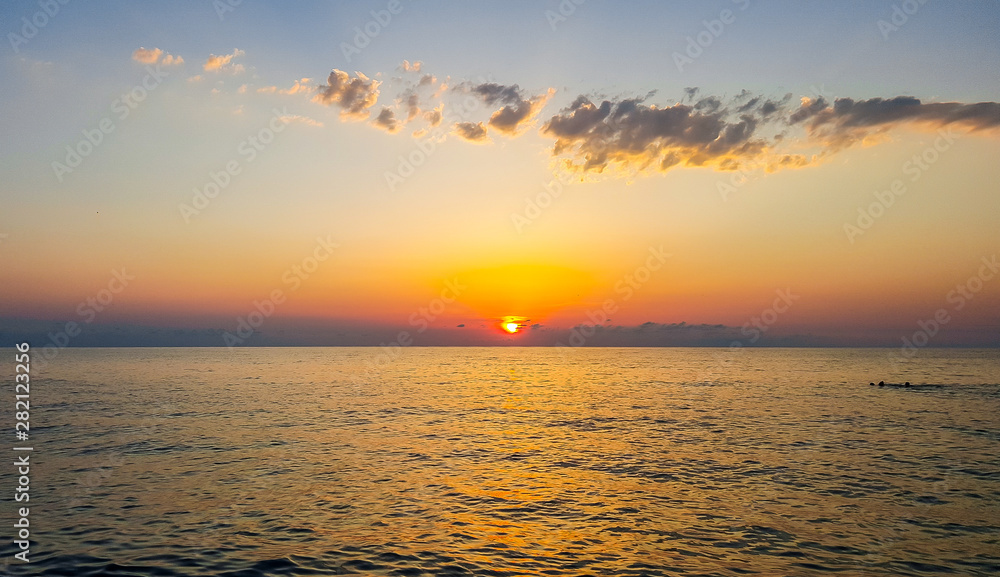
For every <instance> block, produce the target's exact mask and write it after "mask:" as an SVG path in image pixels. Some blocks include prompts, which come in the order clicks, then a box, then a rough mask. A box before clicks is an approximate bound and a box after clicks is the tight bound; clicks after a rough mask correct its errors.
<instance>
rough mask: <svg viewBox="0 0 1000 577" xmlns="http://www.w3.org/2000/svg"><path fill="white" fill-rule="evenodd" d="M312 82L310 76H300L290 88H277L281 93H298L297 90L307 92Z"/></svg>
mask: <svg viewBox="0 0 1000 577" xmlns="http://www.w3.org/2000/svg"><path fill="white" fill-rule="evenodd" d="M311 82H312V78H302V79H301V80H296V81H295V84H293V85H292V87H291V88H286V89H284V90H279V91H278V92H280V93H281V94H298V93H299V92H308V91H310V90H312V87H311V86H309V84H310V83H311Z"/></svg>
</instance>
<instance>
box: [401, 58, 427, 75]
mask: <svg viewBox="0 0 1000 577" xmlns="http://www.w3.org/2000/svg"><path fill="white" fill-rule="evenodd" d="M423 65H424V63H423V62H420V61H416V62H414V63H413V64H410V61H409V60H404V61H403V63H402V64H400V65H399V70H402V71H403V72H420V67H421V66H423Z"/></svg>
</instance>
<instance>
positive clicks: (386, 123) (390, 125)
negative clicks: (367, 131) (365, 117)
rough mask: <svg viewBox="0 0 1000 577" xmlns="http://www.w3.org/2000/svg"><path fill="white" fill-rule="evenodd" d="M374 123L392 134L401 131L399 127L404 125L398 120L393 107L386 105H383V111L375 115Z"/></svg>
mask: <svg viewBox="0 0 1000 577" xmlns="http://www.w3.org/2000/svg"><path fill="white" fill-rule="evenodd" d="M372 123H373V124H374V125H375V126H377V127H379V128H381V129H383V130H385V131H386V132H389V133H390V134H392V133H395V132H399V129H400V128H402V127H403V125H402V124H400V122H399V121H398V120H396V113H394V112H393V111H392V109H391V108H388V107H385V106H383V107H382V111H381V112H379V113H378V116H376V117H375V120H374V121H373V122H372Z"/></svg>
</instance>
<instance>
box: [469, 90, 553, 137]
mask: <svg viewBox="0 0 1000 577" xmlns="http://www.w3.org/2000/svg"><path fill="white" fill-rule="evenodd" d="M456 89H457V90H465V91H468V92H470V93H471V94H474V95H476V96H478V97H479V98H481V99H482V101H483V102H485V103H486V104H487V105H489V106H496V105H497V104H501V105H503V106H502V107H501V108H500V109H499V110H497V111H496V112H494V113H493V114H491V115H490V120H489V125H490V126H492V127H493V128H495V129H497V130H498V131H500V132H501V133H502V134H505V135H507V136H515V135H516V134H518V132H520V131H521V129H522V127H523V126H525V125H527V124H529V123H530V122H531V120H532V119H534V117H535V116H536V115H537V114H538V112H539V111H540V110H541V109H542V107H544V106H545V103H546V102H547V101H548V99H549V98H551V97H552V95H553V94H555V91H554V90H552V89H549V90H548V91H547V92H545V93H544V94H539V95H537V96H532V97H526V96H524V93H523V91H522V90H521V89H520V87H518V85H517V84H513V85H510V86H505V85H503V84H497V83H495V82H484V83H481V84H473V85H468V84H462V85H459V86H458V87H457V88H456Z"/></svg>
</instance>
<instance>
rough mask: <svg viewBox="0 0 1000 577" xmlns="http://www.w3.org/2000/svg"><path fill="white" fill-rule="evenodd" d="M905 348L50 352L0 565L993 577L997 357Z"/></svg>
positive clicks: (997, 502) (4, 477) (36, 391)
mask: <svg viewBox="0 0 1000 577" xmlns="http://www.w3.org/2000/svg"><path fill="white" fill-rule="evenodd" d="M0 353H2V354H4V355H5V356H7V358H4V359H0V367H2V370H3V374H4V375H5V377H6V378H7V382H8V383H12V382H13V364H14V361H13V356H14V351H13V350H12V349H5V350H3V351H0ZM895 354H898V351H895V350H884V349H883V350H855V349H750V350H743V351H738V352H729V351H727V350H723V349H594V348H585V349H570V350H560V349H546V348H410V349H403V350H401V351H399V352H398V354H397V355H395V356H385V354H384V352H380V351H379V350H378V349H371V348H280V349H258V348H253V349H236V350H228V349H66V350H63V351H61V352H60V353H59V356H58V357H57V358H55V359H54V360H53V361H52V362H50V363H49V364H48V366H47V367H45V368H44V369H42V370H40V371H36V372H33V373H32V385H31V431H30V442H29V444H30V445H31V446H33V448H34V451H33V452H32V454H31V492H30V495H31V501H30V523H31V547H30V559H31V562H30V564H23V563H21V562H20V561H16V560H14V559H13V554H14V553H15V552H16V551H17V549H16V547H14V546H13V545H12V543H11V541H12V539H14V529H13V528H12V525H13V523H14V521H15V520H16V513H15V511H16V509H15V503H14V502H13V500H12V495H13V493H14V487H15V486H16V485H17V478H16V473H15V471H14V467H12V466H10V465H6V466H3V467H0V483H3V487H2V492H3V494H4V495H5V497H4V505H3V511H4V514H3V526H5V527H7V528H6V529H5V530H3V531H2V533H3V538H2V543H3V545H2V548H0V549H2V551H0V553H2V555H3V557H2V559H0V572H2V573H3V574H9V575H72V576H90V575H94V576H96V575H114V576H124V575H132V576H179V575H219V576H231V577H255V576H265V575H341V574H364V575H684V576H695V575H699V576H700V575H823V574H836V575H996V574H998V573H1000V351H997V350H930V349H928V350H922V351H920V353H919V355H918V356H917V357H916V358H915V359H913V360H912V361H909V362H907V363H903V364H897V363H892V362H889V360H888V359H889V357H891V356H892V355H895ZM378 355H383V356H382V358H380V359H379V361H380V364H381V366H380V367H379V368H377V369H372V364H371V363H372V362H373V361H375V360H376V359H377V358H378ZM890 370H891V371H892V373H893V374H889V371H890ZM879 380H885V381H886V382H888V383H899V382H902V381H904V380H905V381H910V382H911V383H913V384H914V385H917V386H914V387H910V388H896V387H884V388H879V387H870V386H869V385H868V383H869V382H870V381H875V382H878V381H879ZM9 388H10V389H11V391H10V394H9V395H8V401H7V402H5V403H4V412H3V414H4V418H5V419H6V420H7V421H6V422H7V423H8V424H9V425H11V427H13V423H14V415H13V404H14V403H13V385H10V387H9ZM9 439H10V443H9V447H8V450H9V448H10V447H13V446H15V445H18V444H23V443H16V442H15V439H14V435H13V431H12V432H11V433H10V437H9ZM8 454H13V453H11V452H9V453H8ZM11 460H13V457H12V458H11Z"/></svg>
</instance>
